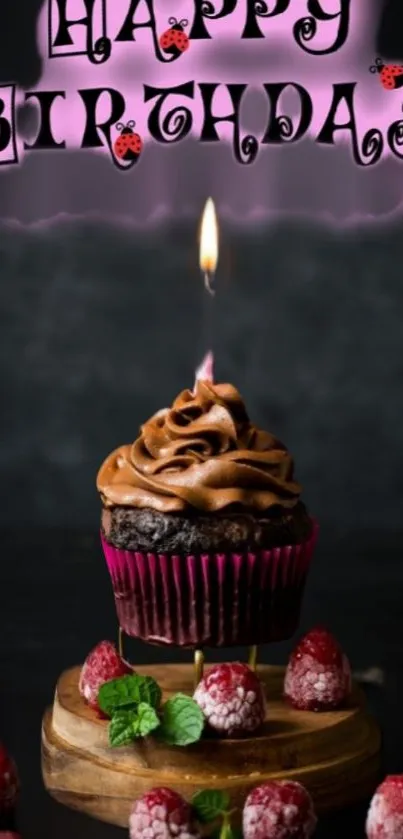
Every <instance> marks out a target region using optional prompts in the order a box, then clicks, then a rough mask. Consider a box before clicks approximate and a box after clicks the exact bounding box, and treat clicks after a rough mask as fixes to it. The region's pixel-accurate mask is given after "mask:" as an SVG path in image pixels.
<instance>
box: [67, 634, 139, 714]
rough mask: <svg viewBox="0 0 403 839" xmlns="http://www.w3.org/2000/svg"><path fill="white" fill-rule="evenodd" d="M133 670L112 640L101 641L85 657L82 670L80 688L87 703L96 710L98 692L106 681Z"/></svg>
mask: <svg viewBox="0 0 403 839" xmlns="http://www.w3.org/2000/svg"><path fill="white" fill-rule="evenodd" d="M131 672H132V670H131V668H130V667H129V665H128V664H126V662H125V661H123V659H122V658H121V657H120V655H119V653H118V651H117V649H116V647H115V646H114V645H113V644H112V642H111V641H101V642H100V643H99V644H97V646H96V647H94V649H93V650H92V651H91V652H90V654H89V655H88V656H87V658H86V659H85V662H84V665H83V668H82V670H81V675H80V680H79V683H78V689H79V691H80V694H81V696H82V697H83V699H84V700H85V701H86V702H87V704H88V705H89V706H90V707H91V708H93V709H94V710H95V711H99V708H98V693H99V689H100V687H102V685H104V684H105V682H110V681H111V680H112V679H119V678H120V677H121V676H125V675H126V674H127V673H131Z"/></svg>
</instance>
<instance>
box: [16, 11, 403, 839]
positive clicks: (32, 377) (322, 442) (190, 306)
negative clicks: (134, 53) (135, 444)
mask: <svg viewBox="0 0 403 839" xmlns="http://www.w3.org/2000/svg"><path fill="white" fill-rule="evenodd" d="M357 2H358V0H357ZM39 6H40V3H39V2H36V1H35V2H34V0H30V2H29V4H28V3H25V2H23V0H21V2H17V0H9V2H5V0H3V2H2V4H1V9H0V82H1V81H5V82H6V81H16V82H18V83H19V84H21V85H23V86H25V87H29V85H32V84H34V83H35V82H36V80H37V78H38V74H39V72H40V63H39V57H38V56H37V54H36V47H35V28H34V27H35V19H36V14H37V10H38V8H39ZM386 6H387V7H388V9H387V14H386V15H385V16H384V17H383V18H381V16H380V29H379V33H378V45H377V48H376V50H375V45H374V50H375V52H380V53H381V54H382V55H384V56H385V57H390V58H394V59H399V58H400V59H402V60H403V36H402V34H401V33H402V31H403V30H402V27H401V24H399V19H400V16H399V17H397V15H398V6H399V2H398V0H396V2H393V3H392V2H390V3H388V4H385V10H386ZM22 9H23V11H24V15H25V27H24V29H23V37H24V44H23V49H21V40H20V46H19V49H18V50H17V49H16V38H17V30H18V37H19V38H20V39H21V27H20V15H21V11H22ZM67 158H68V155H66V159H65V163H64V164H63V165H65V166H66V167H67V170H68V167H69V166H70V163H69V161H68V159H67ZM52 165H53V164H52ZM71 165H72V166H73V165H75V164H73V163H72V164H71ZM26 174H28V175H29V170H28V169H27V170H26ZM31 175H32V173H31ZM13 177H14V181H10V178H9V176H8V175H7V176H4V185H5V188H4V189H3V175H2V178H1V179H0V203H1V208H2V209H1V212H2V215H3V217H4V221H3V222H0V280H1V286H0V287H1V309H0V335H1V386H2V409H1V419H2V433H1V437H0V470H1V471H0V474H1V489H2V503H1V507H0V524H1V534H0V550H1V554H0V563H1V565H0V567H1V572H0V737H1V738H2V739H4V740H5V741H6V742H7V744H8V745H9V747H10V749H11V750H12V751H13V753H14V754H15V755H16V758H17V760H18V763H19V766H20V771H21V775H22V781H23V793H22V800H21V809H20V823H21V829H22V833H23V835H24V836H26V837H36V836H38V837H39V836H41V837H56V836H57V837H64V836H66V837H67V836H70V835H71V833H72V832H73V831H74V830H76V831H78V832H79V834H80V835H82V836H88V837H95V836H97V837H112V836H115V835H116V836H118V835H120V834H119V832H118V831H113V830H112V829H111V828H108V827H104V826H102V825H101V826H100V825H97V824H95V823H92V822H90V821H87V820H85V819H83V818H81V817H79V816H76V815H75V814H73V813H69V812H68V811H64V810H63V809H62V808H59V807H58V806H57V805H55V804H53V803H52V802H51V801H50V800H49V799H48V797H47V795H46V794H45V792H44V791H43V789H42V785H41V779H40V768H39V740H40V719H41V714H42V711H43V709H44V707H45V706H46V704H47V703H49V702H50V701H51V699H52V692H53V688H54V684H55V681H56V678H57V676H58V674H59V673H60V671H61V670H62V669H63V668H64V667H66V666H70V665H72V664H74V663H76V662H77V661H80V660H82V659H83V658H84V656H85V654H86V652H87V651H88V649H89V648H90V647H91V645H93V644H94V643H96V642H97V641H98V640H100V638H102V637H114V636H115V635H116V625H115V617H114V609H113V602H112V597H111V593H110V587H109V582H108V578H107V574H106V570H105V567H104V561H103V558H102V555H101V551H100V548H99V544H98V534H97V530H98V515H99V504H98V499H97V495H96V492H95V475H96V471H97V468H98V466H99V465H100V463H101V461H102V459H103V457H104V456H105V455H106V454H107V453H108V452H109V451H110V450H111V448H113V447H115V446H116V445H118V444H120V443H123V442H128V441H130V440H132V439H133V438H134V437H135V436H136V434H137V429H138V426H139V424H140V422H141V421H142V420H144V419H145V418H146V417H147V416H148V415H149V414H150V413H151V412H153V411H155V410H157V409H158V408H160V407H163V406H164V405H166V404H168V403H170V402H171V401H172V398H173V397H174V396H175V395H176V393H177V392H178V391H179V390H181V389H182V388H184V387H187V386H188V385H191V384H192V380H193V374H194V368H195V366H196V364H197V363H198V362H199V360H200V356H201V354H202V352H203V350H204V342H205V338H204V327H203V310H204V307H205V301H203V290H202V284H201V282H200V281H199V280H198V276H197V267H196V266H197V248H196V238H195V231H196V225H197V218H196V217H192V216H191V215H190V217H189V218H188V219H185V220H183V221H175V220H173V221H172V220H171V221H166V222H164V223H163V224H162V225H161V224H160V225H156V226H154V227H148V228H147V229H146V230H145V231H143V230H138V229H136V228H135V227H134V226H131V225H130V224H128V225H125V226H123V225H121V224H118V223H113V222H107V221H95V220H91V219H88V220H86V221H85V220H82V219H81V220H74V219H70V220H66V219H60V218H58V219H55V220H54V221H53V222H52V223H51V224H46V225H42V226H39V227H38V226H31V227H24V226H22V225H21V224H18V223H10V222H9V221H7V218H8V217H10V218H16V217H18V213H17V211H16V207H17V204H18V202H20V204H21V205H24V206H26V205H28V204H29V205H30V206H32V203H35V201H37V202H39V203H40V202H41V201H42V202H44V204H46V201H47V199H46V200H45V199H44V198H43V195H44V194H45V195H51V194H52V189H51V180H49V184H48V186H47V185H46V183H45V184H44V183H43V182H39V181H38V184H37V191H35V190H33V185H34V184H35V176H34V175H32V179H33V180H32V179H31V180H28V181H27V182H26V183H29V184H30V193H29V195H28V194H27V195H26V196H24V167H23V168H22V170H21V171H20V172H18V173H15V176H13ZM30 177H31V176H30ZM240 177H241V175H240ZM242 177H245V175H242ZM378 180H379V178H378ZM13 185H16V188H14V186H13ZM379 185H380V188H381V184H380V182H379ZM17 187H18V189H17ZM76 189H79V187H78V186H77V187H76ZM199 191H200V190H199ZM205 197H206V196H203V194H202V192H200V195H197V196H196V198H197V201H199V199H200V201H199V204H200V206H201V203H200V202H202V200H203V198H205ZM92 200H95V199H92ZM7 201H9V202H10V204H9V205H8V204H7ZM48 203H50V204H51V201H50V199H49V202H48ZM196 203H197V202H196ZM8 206H9V211H8ZM24 206H21V219H22V220H23V221H25V220H26V213H25V211H24ZM46 206H48V204H46ZM27 220H30V219H29V214H28V219H27ZM401 224H402V222H401V217H399V215H397V216H395V217H394V218H393V219H390V218H389V219H386V220H381V219H378V222H376V221H375V222H372V223H370V224H367V225H365V226H363V227H362V228H358V229H354V230H350V231H349V232H347V231H346V230H345V229H344V230H342V229H336V228H333V227H331V226H329V225H326V224H324V223H320V222H319V221H318V222H315V223H313V222H307V221H305V222H302V221H290V220H279V221H277V222H275V223H273V222H272V223H271V224H270V225H261V226H255V227H254V228H253V229H251V228H250V227H249V228H245V229H241V230H240V229H239V228H238V227H236V226H235V225H234V224H231V223H229V222H224V221H223V222H222V226H221V234H222V253H221V261H220V273H219V293H218V294H217V298H216V305H215V307H214V328H213V330H212V331H213V334H214V348H215V351H216V357H217V376H218V378H219V379H224V380H229V381H232V382H234V383H235V384H236V385H237V386H238V387H239V389H240V390H241V392H242V393H243V395H244V397H245V399H246V401H247V404H248V407H249V410H250V414H251V416H252V418H253V419H254V420H255V421H256V422H258V423H260V424H262V425H264V426H266V427H268V428H269V429H270V430H271V431H273V432H274V433H276V434H278V435H279V436H280V438H282V439H283V440H284V441H285V442H286V443H287V445H288V446H289V447H290V449H291V451H292V452H293V454H294V456H295V459H296V464H297V476H298V477H299V478H300V479H301V481H302V483H303V485H304V494H305V500H306V502H307V504H308V505H309V507H310V509H311V510H312V512H314V513H315V515H317V517H318V518H319V520H320V523H321V540H320V546H319V548H318V552H317V558H316V562H315V564H314V567H313V571H312V575H311V578H310V582H309V586H308V590H307V595H306V600H305V605H304V614H303V619H302V627H301V628H302V629H304V628H308V627H309V626H310V625H311V624H312V623H314V622H316V621H325V622H327V624H328V625H329V626H330V627H331V628H332V629H333V631H334V632H335V633H336V634H337V636H338V637H339V639H340V641H341V642H342V644H343V645H344V647H345V648H346V651H347V652H348V653H349V655H350V658H351V660H352V662H353V665H354V667H356V668H360V669H361V668H365V667H368V666H370V665H373V664H376V665H378V666H380V667H382V668H383V669H384V670H385V675H386V684H385V687H384V688H383V689H380V690H375V689H374V690H373V692H372V694H370V697H369V698H370V702H371V703H372V705H373V707H374V708H375V711H376V712H377V714H378V715H379V717H380V719H381V722H382V723H383V726H384V732H385V771H386V770H387V771H402V770H403V763H402V760H401V753H402V747H403V735H402V729H401V725H400V705H401V701H400V696H401V691H402V690H403V678H402V675H401V673H402V672H403V653H402V647H401V643H400V642H401V638H402V617H401V613H402V610H401V601H402V587H403V571H402V553H403V522H402V508H403V478H402V475H403V423H402V416H403V330H402V318H403V284H402V272H401V266H402V263H403V239H402V235H401V229H402V228H401ZM289 648H290V645H289V644H287V645H283V646H279V647H276V648H273V649H269V650H265V651H264V656H265V658H266V660H272V661H275V662H277V661H281V660H284V658H285V656H286V654H287V652H288V650H289ZM130 652H131V655H132V657H133V660H134V661H139V662H142V661H143V662H144V661H146V660H157V659H160V658H162V657H167V658H169V657H172V656H170V654H169V653H167V654H165V653H164V652H163V651H160V650H158V649H156V648H148V647H147V648H146V647H144V646H140V645H136V644H132V645H131V647H130ZM238 654H241V655H244V652H243V651H236V652H234V653H233V655H234V656H235V655H238ZM223 655H225V654H223ZM226 655H227V656H228V653H226ZM231 655H232V653H231ZM182 658H185V659H186V658H188V656H187V655H186V654H185V655H182ZM344 818H345V817H344V816H343V819H344ZM351 818H353V819H355V821H354V825H355V835H356V836H362V835H363V831H362V824H363V814H362V813H355V814H353V816H352V817H351ZM348 823H349V824H353V822H348ZM345 825H347V818H346V820H345V821H343V822H342V829H344V827H345ZM339 830H340V824H339V823H338V822H337V820H335V819H332V820H331V821H329V823H326V822H324V823H323V826H322V831H321V835H322V836H323V837H325V836H328V837H331V836H333V835H334V836H336V835H337V831H339ZM122 835H123V834H122Z"/></svg>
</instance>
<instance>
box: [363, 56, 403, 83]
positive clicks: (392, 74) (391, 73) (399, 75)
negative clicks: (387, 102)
mask: <svg viewBox="0 0 403 839" xmlns="http://www.w3.org/2000/svg"><path fill="white" fill-rule="evenodd" d="M369 72H370V73H379V80H380V82H381V85H382V87H384V88H385V90H397V89H398V88H399V87H403V66H402V65H400V64H384V62H383V61H382V58H377V59H376V60H375V64H373V65H372V67H370V68H369Z"/></svg>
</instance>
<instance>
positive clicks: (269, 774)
mask: <svg viewBox="0 0 403 839" xmlns="http://www.w3.org/2000/svg"><path fill="white" fill-rule="evenodd" d="M79 673H80V668H79V667H76V668H74V669H72V670H68V671H66V672H65V673H63V674H62V676H61V677H60V679H59V682H58V684H57V688H56V694H55V700H54V704H53V708H51V709H48V710H47V711H46V713H45V716H44V719H43V727H42V772H43V779H44V783H45V786H46V788H47V790H48V791H49V793H50V794H51V795H52V796H53V797H54V798H56V799H57V800H58V801H60V802H61V803H63V804H65V805H67V806H68V807H72V808H73V809H76V810H80V811H81V812H84V813H87V814H88V815H90V816H93V817H94V818H97V819H100V820H101V821H105V822H109V823H111V824H116V825H120V826H122V827H127V825H128V818H129V813H130V809H131V804H132V802H133V800H134V799H135V798H137V797H138V796H140V795H142V794H143V793H144V792H146V791H147V790H148V789H150V788H151V787H153V786H168V787H172V788H173V789H176V790H177V791H178V792H180V793H181V794H182V795H183V796H184V797H185V798H186V799H190V798H191V797H192V795H193V794H194V793H195V792H196V791H198V790H200V789H205V788H213V789H214V788H217V789H223V790H226V791H228V792H229V794H230V796H231V801H232V806H234V807H239V808H242V805H243V802H244V800H245V797H246V795H247V794H248V792H249V790H251V789H252V788H253V787H255V786H257V785H258V784H261V783H263V782H264V781H267V780H274V779H279V778H283V779H286V778H288V779H294V780H297V781H300V782H301V783H303V784H305V786H306V787H307V788H308V789H309V791H310V793H311V795H312V796H313V799H314V802H315V805H316V809H317V811H318V812H321V811H326V810H331V809H338V808H341V807H343V806H346V805H349V804H352V803H354V802H356V801H359V800H361V799H364V798H366V797H369V796H370V795H371V794H372V792H373V790H374V788H375V786H376V784H377V781H378V772H379V753H380V734H379V730H378V728H377V726H376V724H375V722H374V721H373V719H372V718H371V717H370V716H369V715H368V714H367V712H366V710H365V704H364V698H363V695H362V694H361V692H360V691H359V690H358V688H354V692H353V695H352V697H351V700H350V702H349V705H348V707H346V708H344V709H343V710H340V711H334V712H331V713H330V712H329V713H320V714H315V713H308V712H301V711H294V710H293V709H292V708H290V707H288V705H287V704H286V703H284V701H283V699H282V686H283V679H284V669H283V668H281V667H268V666H262V667H260V668H259V675H260V677H261V679H262V681H263V682H264V683H265V685H266V690H267V697H268V713H267V720H266V723H265V725H264V727H263V729H262V731H261V732H260V733H259V735H258V736H256V737H250V738H248V739H244V740H211V739H208V738H206V739H203V740H202V741H200V742H199V743H197V744H195V745H194V746H189V747H187V748H178V747H170V746H166V745H165V744H162V743H160V742H157V741H156V740H155V739H153V738H151V737H150V738H147V739H145V740H142V741H138V742H136V743H134V744H133V745H131V746H129V747H121V748H118V749H112V748H110V746H109V745H108V723H107V722H106V721H103V720H100V719H99V718H98V717H97V715H96V714H95V713H94V712H93V711H91V709H90V708H88V707H87V706H86V705H85V704H84V702H83V700H82V699H81V697H80V695H79V692H78V678H79ZM141 673H142V674H144V675H150V676H153V677H154V678H155V679H156V680H157V681H158V683H159V684H160V685H161V687H162V689H163V693H164V699H166V698H167V697H168V696H169V695H170V694H172V693H176V692H179V691H181V692H183V693H189V694H191V693H192V679H193V670H192V667H191V666H189V665H158V666H153V667H143V668H141Z"/></svg>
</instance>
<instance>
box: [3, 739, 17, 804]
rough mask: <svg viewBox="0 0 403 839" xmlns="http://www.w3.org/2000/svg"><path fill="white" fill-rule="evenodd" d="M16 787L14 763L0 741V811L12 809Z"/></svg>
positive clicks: (15, 798) (14, 802)
mask: <svg viewBox="0 0 403 839" xmlns="http://www.w3.org/2000/svg"><path fill="white" fill-rule="evenodd" d="M18 787H19V784H18V775H17V769H16V766H15V763H14V761H13V759H12V758H11V757H10V756H9V755H8V754H7V752H6V750H5V748H4V746H3V745H2V744H1V743H0V813H4V812H5V811H6V810H12V809H13V808H14V807H15V805H16V803H17V796H18Z"/></svg>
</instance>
